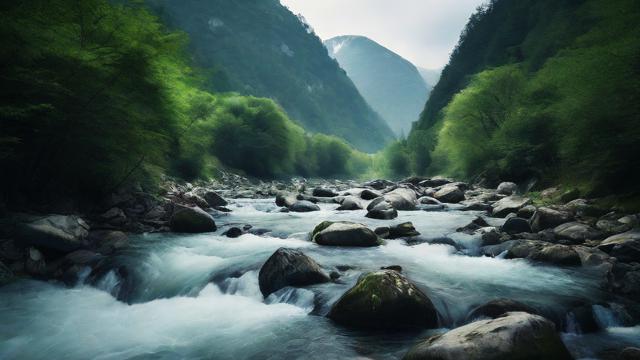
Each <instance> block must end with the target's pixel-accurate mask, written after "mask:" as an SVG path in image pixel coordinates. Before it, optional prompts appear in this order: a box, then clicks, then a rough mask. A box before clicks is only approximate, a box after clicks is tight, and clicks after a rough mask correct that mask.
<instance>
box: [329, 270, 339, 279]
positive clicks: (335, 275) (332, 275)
mask: <svg viewBox="0 0 640 360" xmlns="http://www.w3.org/2000/svg"><path fill="white" fill-rule="evenodd" d="M329 278H331V280H333V281H335V280H338V279H340V273H339V272H337V271H332V272H330V273H329Z"/></svg>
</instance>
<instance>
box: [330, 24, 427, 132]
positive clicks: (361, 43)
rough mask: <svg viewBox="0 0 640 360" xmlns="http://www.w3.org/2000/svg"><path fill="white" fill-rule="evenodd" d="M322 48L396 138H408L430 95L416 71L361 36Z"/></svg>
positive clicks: (333, 40) (341, 40)
mask: <svg viewBox="0 0 640 360" xmlns="http://www.w3.org/2000/svg"><path fill="white" fill-rule="evenodd" d="M325 46H326V47H327V50H328V51H329V55H330V56H332V57H334V58H335V59H336V60H338V63H340V66H341V67H342V68H343V69H344V70H345V71H346V72H347V75H349V77H350V78H351V80H353V82H354V83H355V84H356V87H357V88H358V90H359V91H360V93H361V94H362V96H364V98H365V99H366V100H367V102H368V103H369V104H370V105H371V106H372V107H373V109H374V110H376V111H377V112H378V114H380V115H381V116H382V117H383V118H384V119H385V120H386V121H387V123H388V124H389V126H390V127H391V129H393V131H394V132H395V133H396V135H402V134H407V133H408V132H409V130H410V129H411V123H412V122H414V121H416V120H417V119H418V117H419V115H420V111H421V110H422V108H423V107H424V104H425V102H426V100H427V96H428V93H429V89H428V87H427V84H426V83H425V81H424V79H423V78H422V76H421V75H420V72H419V71H418V69H417V68H416V67H415V66H414V65H413V64H412V63H410V62H409V61H408V60H406V59H404V58H402V57H401V56H400V55H398V54H396V53H394V52H393V51H391V50H389V49H387V48H385V47H384V46H382V45H380V44H378V43H376V42H375V41H373V40H371V39H369V38H367V37H364V36H353V35H346V36H338V37H335V38H332V39H329V40H326V41H325Z"/></svg>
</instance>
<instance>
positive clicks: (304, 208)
mask: <svg viewBox="0 0 640 360" xmlns="http://www.w3.org/2000/svg"><path fill="white" fill-rule="evenodd" d="M289 210H290V211H293V212H312V211H320V207H319V206H318V205H316V204H314V203H312V202H311V201H307V200H299V201H296V202H295V203H294V204H293V205H291V206H289Z"/></svg>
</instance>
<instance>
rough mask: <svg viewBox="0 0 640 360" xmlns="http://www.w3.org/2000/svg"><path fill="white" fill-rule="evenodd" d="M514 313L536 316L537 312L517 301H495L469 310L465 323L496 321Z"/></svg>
mask: <svg viewBox="0 0 640 360" xmlns="http://www.w3.org/2000/svg"><path fill="white" fill-rule="evenodd" d="M516 311H520V312H526V313H529V314H534V315H538V311H536V309H534V308H532V307H531V306H529V305H526V304H523V303H521V302H519V301H515V300H511V299H495V300H491V301H489V302H487V303H486V304H483V305H480V306H478V307H476V308H474V309H473V310H471V311H470V312H469V315H467V322H471V321H473V320H477V319H482V318H489V319H496V318H499V317H501V316H503V315H504V314H506V313H508V312H516Z"/></svg>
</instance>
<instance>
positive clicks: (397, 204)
mask: <svg viewBox="0 0 640 360" xmlns="http://www.w3.org/2000/svg"><path fill="white" fill-rule="evenodd" d="M383 197H384V199H385V200H386V201H387V202H389V203H390V204H391V206H393V208H394V209H396V210H415V209H416V203H417V201H418V196H417V195H416V192H415V191H413V190H411V189H408V188H397V189H395V190H393V191H390V192H388V193H386V194H384V196H383Z"/></svg>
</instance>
